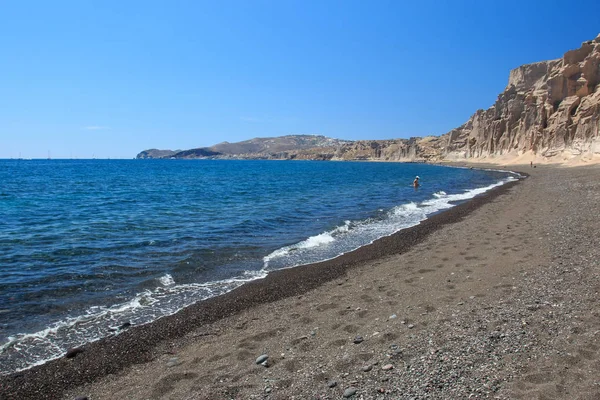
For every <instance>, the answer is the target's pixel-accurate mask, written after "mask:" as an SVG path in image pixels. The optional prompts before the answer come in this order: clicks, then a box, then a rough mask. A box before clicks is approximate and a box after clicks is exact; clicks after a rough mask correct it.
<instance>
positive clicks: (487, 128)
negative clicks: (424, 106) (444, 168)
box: [442, 35, 600, 160]
mask: <svg viewBox="0 0 600 400" xmlns="http://www.w3.org/2000/svg"><path fill="white" fill-rule="evenodd" d="M599 83H600V35H598V37H596V39H594V40H591V41H588V42H584V43H583V44H582V46H581V48H579V49H576V50H571V51H568V52H566V53H565V55H564V56H563V57H562V58H561V59H557V60H550V61H543V62H538V63H534V64H527V65H523V66H521V67H518V68H516V69H514V70H512V71H511V72H510V76H509V80H508V86H507V87H506V89H505V90H504V92H503V93H501V94H500V95H499V96H498V100H497V101H496V103H495V104H494V105H493V106H492V107H490V108H488V109H487V110H478V111H477V112H476V113H475V114H474V115H473V116H472V117H471V118H470V119H469V120H468V121H467V122H466V123H465V124H464V125H462V126H460V127H459V128H456V129H454V130H452V131H450V132H449V133H448V134H446V135H443V136H442V138H444V137H445V140H446V143H447V145H446V148H445V150H444V151H443V157H444V158H445V159H450V160H452V159H464V158H478V157H487V156H498V155H515V156H517V155H521V154H524V153H526V152H531V153H532V154H536V155H540V156H543V157H553V158H554V157H555V156H562V157H561V158H563V159H565V158H569V157H574V156H581V157H590V158H591V157H593V156H595V155H596V156H598V155H600V135H599V131H600V129H599V123H600V85H599Z"/></svg>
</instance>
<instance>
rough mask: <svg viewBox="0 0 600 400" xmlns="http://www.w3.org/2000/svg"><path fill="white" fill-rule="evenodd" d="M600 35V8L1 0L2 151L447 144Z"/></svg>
mask: <svg viewBox="0 0 600 400" xmlns="http://www.w3.org/2000/svg"><path fill="white" fill-rule="evenodd" d="M599 32H600V2H599V1H597V0H596V1H589V2H569V3H565V2H558V1H556V2H554V1H539V2H538V1H525V0H520V1H489V2H488V1H469V2H467V1H453V2H444V1H424V0H420V1H406V2H404V1H400V0H397V1H366V0H364V1H328V0H322V1H307V0H302V1H285V0H278V1H250V0H248V1H239V2H238V1H206V2H201V1H175V0H173V1H166V0H165V1H85V0H76V1H70V2H66V1H58V0H57V1H45V0H44V1H42V0H40V1H27V0H19V1H2V0H0V51H1V55H0V158H10V157H18V156H19V153H21V156H22V157H26V158H29V157H31V158H39V157H43V158H45V157H47V156H48V152H50V155H51V156H52V158H69V157H79V158H90V157H92V156H93V155H95V156H96V157H97V158H106V157H111V158H131V157H134V156H135V155H136V154H137V153H138V152H139V151H141V150H144V149H148V148H160V149H188V148H194V147H203V146H210V145H212V144H216V143H219V142H221V141H225V140H227V141H230V142H234V141H240V140H246V139H250V138H253V137H257V136H262V137H266V136H280V135H286V134H302V133H308V134H323V135H326V136H330V137H336V138H341V139H388V138H406V137H410V136H423V135H428V134H436V135H439V134H443V133H445V132H447V131H448V130H450V129H452V128H454V127H457V126H459V125H461V124H462V123H464V122H465V121H466V120H467V119H468V118H469V116H470V115H471V114H472V113H473V112H475V111H476V110H477V109H478V108H487V107H489V106H490V105H492V104H493V102H494V101H495V99H496V96H497V95H498V94H499V93H500V92H501V91H502V90H503V89H504V87H505V86H506V83H507V80H508V73H509V70H510V69H512V68H515V67H517V66H519V65H521V64H525V63H530V62H535V61H541V60H546V59H551V58H559V57H561V56H562V54H563V53H564V52H565V51H567V50H569V49H573V48H577V47H579V46H580V44H581V42H582V41H585V40H589V39H593V38H594V37H595V36H596V35H597V34H598V33H599Z"/></svg>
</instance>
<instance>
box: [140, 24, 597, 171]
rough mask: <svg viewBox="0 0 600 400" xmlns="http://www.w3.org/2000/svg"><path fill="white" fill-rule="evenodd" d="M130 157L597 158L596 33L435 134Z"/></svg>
mask: <svg viewBox="0 0 600 400" xmlns="http://www.w3.org/2000/svg"><path fill="white" fill-rule="evenodd" d="M136 158H226V159H282V160H285V159H305V160H374V161H469V160H473V161H475V160H481V161H488V162H495V161H498V162H500V161H502V162H507V161H512V160H520V161H525V160H529V159H536V160H545V161H550V162H567V161H570V160H573V159H577V160H582V161H590V160H600V35H598V36H597V37H596V38H595V39H593V40H588V41H585V42H583V43H582V45H581V47H580V48H578V49H574V50H569V51H567V52H566V53H565V54H564V55H563V57H562V58H558V59H553V60H548V61H539V62H534V63H530V64H524V65H521V66H519V67H517V68H514V69H512V70H511V71H510V73H509V79H508V85H507V86H506V88H505V89H504V91H503V92H502V93H500V94H499V95H498V98H497V100H496V102H495V103H494V104H493V105H492V106H491V107H489V108H487V109H479V110H477V111H476V112H475V113H474V114H473V115H472V116H471V117H470V118H469V120H468V121H467V122H465V123H464V124H463V125H461V126H459V127H457V128H455V129H452V130H450V131H449V132H447V133H445V134H442V135H439V136H425V137H411V138H409V139H383V140H356V141H350V140H343V139H333V138H328V137H326V136H323V135H286V136H278V137H269V138H254V139H249V140H246V141H241V142H236V143H229V142H222V143H219V144H216V145H214V146H211V147H204V148H196V149H190V150H184V151H171V150H157V149H150V150H144V151H142V152H140V153H139V154H138V155H137V157H136ZM527 162H528V161H527Z"/></svg>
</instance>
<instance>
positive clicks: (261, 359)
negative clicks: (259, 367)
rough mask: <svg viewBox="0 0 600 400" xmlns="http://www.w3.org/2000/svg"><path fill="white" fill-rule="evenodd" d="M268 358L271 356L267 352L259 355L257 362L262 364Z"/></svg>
mask: <svg viewBox="0 0 600 400" xmlns="http://www.w3.org/2000/svg"><path fill="white" fill-rule="evenodd" d="M267 358H269V356H268V355H266V354H263V355H261V356H258V358H257V359H256V363H257V364H262V363H263V362H265V361H267Z"/></svg>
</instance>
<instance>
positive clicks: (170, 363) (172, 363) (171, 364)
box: [167, 357, 181, 368]
mask: <svg viewBox="0 0 600 400" xmlns="http://www.w3.org/2000/svg"><path fill="white" fill-rule="evenodd" d="M179 364H181V361H179V358H177V357H173V358H169V361H167V367H169V368H171V367H174V366H176V365H179Z"/></svg>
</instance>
